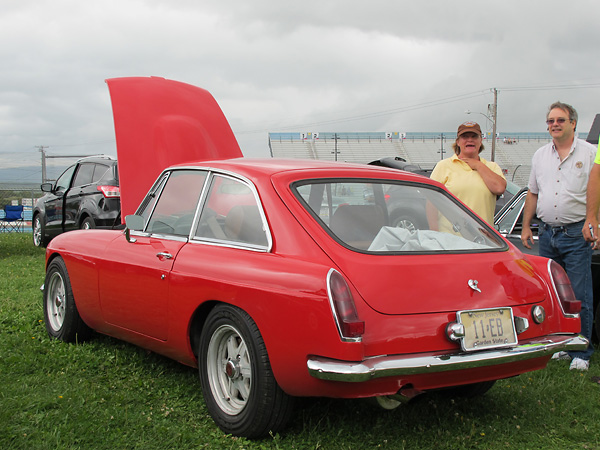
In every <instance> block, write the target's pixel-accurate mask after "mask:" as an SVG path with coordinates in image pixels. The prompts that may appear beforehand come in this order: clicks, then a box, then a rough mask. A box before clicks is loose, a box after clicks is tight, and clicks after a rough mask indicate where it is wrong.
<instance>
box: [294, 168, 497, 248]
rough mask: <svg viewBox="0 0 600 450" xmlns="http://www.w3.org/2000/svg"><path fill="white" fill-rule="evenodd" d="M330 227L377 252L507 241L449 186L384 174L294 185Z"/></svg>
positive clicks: (347, 240) (489, 245)
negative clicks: (447, 188)
mask: <svg viewBox="0 0 600 450" xmlns="http://www.w3.org/2000/svg"><path fill="white" fill-rule="evenodd" d="M293 189H294V191H295V194H296V196H297V197H298V198H299V199H300V200H301V201H302V202H303V203H304V205H305V207H306V208H307V209H308V211H309V212H311V214H312V215H313V216H315V217H316V218H318V220H319V222H320V223H321V224H322V226H323V227H324V228H325V230H327V232H328V233H330V234H331V235H333V236H334V237H335V238H336V239H337V240H339V241H341V242H342V243H343V244H344V245H345V246H347V247H351V248H353V249H356V250H360V251H366V252H374V253H397V252H400V253H405V252H412V253H429V252H440V251H450V252H473V251H490V250H502V249H505V248H506V244H505V242H504V241H503V240H502V239H501V238H500V237H499V236H498V235H497V234H496V233H494V232H493V231H492V229H491V228H490V227H489V226H488V225H486V224H485V223H484V222H483V221H481V220H480V219H478V218H476V217H475V216H474V215H472V214H471V213H470V212H469V211H467V210H466V209H464V208H463V207H462V206H461V205H459V204H458V203H457V202H456V201H455V200H454V199H453V198H452V197H451V196H450V195H448V194H447V193H446V192H444V191H442V190H439V189H437V188H435V187H432V186H429V185H424V184H407V183H400V182H398V183H393V182H389V181H385V182H382V181H381V180H344V181H340V180H332V181H323V180H318V181H305V182H301V183H296V184H295V185H294V186H293Z"/></svg>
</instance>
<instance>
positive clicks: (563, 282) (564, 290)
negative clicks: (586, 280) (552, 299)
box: [549, 260, 581, 314]
mask: <svg viewBox="0 0 600 450" xmlns="http://www.w3.org/2000/svg"><path fill="white" fill-rule="evenodd" d="M549 271H550V276H551V277H552V282H553V283H554V289H555V290H556V294H557V295H558V300H559V301H560V306H561V307H562V310H563V312H564V313H565V314H579V313H580V312H581V302H580V301H579V300H577V299H576V298H575V293H574V292H573V288H572V287H571V281H570V280H569V277H568V276H567V272H565V269H563V268H562V266H561V265H560V264H558V263H557V262H555V261H552V260H550V263H549Z"/></svg>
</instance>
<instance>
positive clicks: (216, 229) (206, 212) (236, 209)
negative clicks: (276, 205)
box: [195, 175, 268, 247]
mask: <svg viewBox="0 0 600 450" xmlns="http://www.w3.org/2000/svg"><path fill="white" fill-rule="evenodd" d="M195 237H196V238H199V239H203V240H210V241H214V240H217V241H229V242H233V243H239V244H244V245H249V246H253V247H267V246H268V239H267V233H266V228H265V226H264V222H263V218H262V216H261V213H260V209H259V206H258V203H257V200H256V197H255V195H254V193H253V191H252V189H251V188H250V187H249V186H248V185H247V184H245V183H243V182H241V181H240V180H237V179H234V178H230V177H226V176H221V175H215V176H214V177H213V179H212V182H211V186H210V190H209V193H208V197H207V199H206V202H205V206H204V209H203V211H202V214H201V216H200V221H199V224H198V229H197V231H196V235H195Z"/></svg>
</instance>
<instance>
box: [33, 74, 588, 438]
mask: <svg viewBox="0 0 600 450" xmlns="http://www.w3.org/2000/svg"><path fill="white" fill-rule="evenodd" d="M108 84H109V89H110V91H111V96H112V101H113V110H114V115H115V128H116V136H117V148H118V156H119V158H118V161H119V172H120V174H121V197H122V208H123V215H124V216H125V215H127V218H126V225H127V227H126V229H125V230H124V231H119V230H88V231H73V232H70V233H68V234H64V235H60V236H58V237H56V238H55V239H53V240H52V242H51V243H50V245H49V246H48V249H47V253H46V279H45V286H44V301H43V304H44V314H45V321H46V327H47V330H48V333H49V334H50V336H53V337H55V338H58V339H61V340H64V341H74V340H76V339H77V340H81V339H82V338H85V337H86V336H88V335H89V332H90V331H91V330H95V331H97V332H100V333H104V334H107V335H110V336H114V337H117V338H119V339H123V340H125V341H128V342H131V343H134V344H136V345H139V346H141V347H144V348H146V349H149V350H152V351H154V352H157V353H160V354H163V355H166V356H168V357H170V358H173V359H175V360H178V361H181V362H182V363H183V364H187V365H190V366H193V367H198V369H199V374H200V381H201V386H202V391H203V394H204V398H205V401H206V404H207V407H208V410H209V411H210V413H211V415H212V417H213V418H214V420H215V422H216V423H217V425H218V426H219V427H220V428H221V429H222V430H223V431H225V432H226V433H231V434H234V435H239V436H246V437H259V436H263V435H265V434H267V433H268V432H269V431H272V432H276V431H277V430H279V429H281V428H282V427H283V426H284V425H285V423H286V421H287V420H288V418H289V417H290V414H291V411H292V406H293V399H294V397H303V396H325V397H338V398H363V397H374V398H376V399H377V400H378V402H379V403H380V404H381V406H383V407H386V408H392V407H395V406H397V405H399V404H400V403H401V402H403V401H405V400H409V399H411V398H412V397H414V396H415V395H418V394H420V393H423V392H426V391H429V390H434V389H442V388H444V389H454V390H455V391H456V392H457V393H462V394H468V395H477V394H483V393H484V392H486V391H487V390H488V389H489V388H490V387H491V386H492V385H493V384H494V382H495V380H498V379H502V378H507V377H512V376H515V375H519V374H522V373H525V372H529V371H532V370H537V369H542V368H543V367H545V366H546V363H547V362H548V360H549V359H550V357H551V355H552V354H553V353H554V352H557V351H561V350H583V349H584V348H586V345H587V342H586V340H585V339H584V338H582V337H581V336H580V335H579V330H580V322H579V315H578V312H579V310H580V303H579V302H578V301H577V300H575V299H574V296H573V291H572V290H571V286H570V284H569V280H568V278H567V276H566V275H565V272H564V271H563V270H562V268H561V267H560V266H559V265H558V264H555V263H553V262H551V261H550V260H548V259H544V258H541V257H537V256H532V255H525V254H523V253H521V252H520V251H519V250H517V249H516V248H515V247H514V246H513V245H512V244H510V243H508V242H507V241H506V240H505V239H504V238H503V237H501V236H500V235H499V234H498V233H497V232H496V231H495V230H494V229H493V228H491V227H490V226H488V225H487V224H486V223H484V222H482V221H481V220H480V219H478V218H477V216H475V215H474V214H473V213H472V212H471V211H470V210H469V209H468V208H466V207H465V206H464V205H463V204H462V203H461V202H460V201H458V200H457V199H456V198H454V197H453V196H452V195H451V194H450V193H449V192H448V191H447V190H446V189H445V188H444V187H443V186H442V185H440V184H438V183H436V182H434V181H431V180H429V179H427V178H425V177H422V176H419V175H415V174H410V173H407V172H401V171H398V170H395V169H387V168H382V167H374V166H365V165H358V164H356V165H354V164H341V163H333V162H323V161H303V160H276V159H263V160H258V159H248V158H242V157H241V152H240V151H239V147H238V146H237V143H236V142H235V139H234V138H233V134H232V132H231V129H230V128H229V125H228V124H227V121H226V120H225V118H224V116H223V114H222V112H221V111H220V109H219V107H218V105H217V104H216V102H215V101H214V99H213V98H212V97H211V96H210V94H208V93H207V92H206V91H204V90H202V89H199V88H195V87H193V86H189V85H185V84H182V83H177V82H174V81H169V80H164V79H161V78H124V79H113V80H108ZM221 149H222V150H223V151H221ZM207 155H208V156H211V159H212V160H209V159H208V158H207ZM183 157H189V158H190V161H193V160H194V158H195V159H196V161H195V162H183V161H182V159H183ZM173 162H177V163H179V164H176V165H171V166H169V167H167V168H164V167H166V166H168V165H169V164H171V163H173ZM160 166H163V167H160ZM163 169H164V170H163ZM156 176H158V178H157V179H156V181H155V182H154V184H153V185H151V183H152V182H151V181H150V180H149V177H152V178H156ZM390 191H393V197H394V202H389V198H390V195H389V194H388V193H389V192H390ZM145 192H147V193H145ZM402 196H404V197H405V198H406V199H407V201H410V202H412V203H419V204H420V205H422V208H421V209H420V211H422V214H423V215H424V216H423V217H422V218H421V221H422V223H423V224H426V226H425V227H423V228H421V229H417V230H408V229H405V228H401V227H394V226H392V224H391V222H390V218H391V217H394V211H393V210H392V209H393V208H397V207H399V206H398V204H399V203H398V199H399V198H401V197H402ZM133 200H135V201H136V202H138V203H139V205H140V206H139V207H137V209H135V208H136V206H135V204H134V202H133ZM134 213H135V214H134Z"/></svg>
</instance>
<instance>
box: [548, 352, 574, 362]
mask: <svg viewBox="0 0 600 450" xmlns="http://www.w3.org/2000/svg"><path fill="white" fill-rule="evenodd" d="M552 359H554V360H557V361H563V360H567V359H569V360H570V359H571V357H570V356H569V354H568V353H567V352H556V353H555V354H554V355H552Z"/></svg>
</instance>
